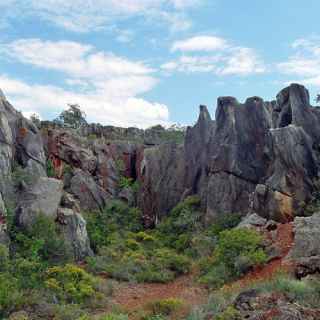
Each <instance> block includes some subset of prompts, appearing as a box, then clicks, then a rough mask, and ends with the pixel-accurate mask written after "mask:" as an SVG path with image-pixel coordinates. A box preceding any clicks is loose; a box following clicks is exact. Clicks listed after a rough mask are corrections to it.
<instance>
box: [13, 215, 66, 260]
mask: <svg viewBox="0 0 320 320" xmlns="http://www.w3.org/2000/svg"><path fill="white" fill-rule="evenodd" d="M12 240H13V246H14V248H15V251H16V254H18V255H19V256H21V257H25V258H27V259H33V260H42V261H47V262H49V263H54V262H63V261H66V260H68V259H69V256H68V254H67V249H66V246H65V243H64V239H63V238H62V236H61V235H60V233H59V231H58V229H57V225H56V223H55V222H54V221H52V220H51V219H50V218H48V217H46V216H45V215H39V216H38V217H37V218H36V219H35V221H34V223H33V225H32V226H31V228H30V229H29V230H23V231H16V232H15V233H14V234H13V239H12Z"/></svg>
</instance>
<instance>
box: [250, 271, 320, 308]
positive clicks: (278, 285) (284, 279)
mask: <svg viewBox="0 0 320 320" xmlns="http://www.w3.org/2000/svg"><path fill="white" fill-rule="evenodd" d="M256 288H257V289H258V290H260V291H265V292H274V293H278V294H283V295H285V296H286V297H287V298H288V299H289V300H291V301H296V302H298V303H300V304H302V305H305V306H308V307H318V305H319V299H320V280H316V279H312V281H307V280H297V279H295V278H293V277H292V276H290V275H288V274H284V273H280V274H278V275H277V276H276V277H274V278H273V279H272V280H269V281H266V282H262V283H260V284H258V285H257V286H256Z"/></svg>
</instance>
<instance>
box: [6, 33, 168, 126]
mask: <svg viewBox="0 0 320 320" xmlns="http://www.w3.org/2000/svg"><path fill="white" fill-rule="evenodd" d="M0 53H2V54H5V55H6V56H7V57H9V58H10V59H13V61H18V62H20V63H24V64H28V65H31V66H34V67H38V68H41V69H46V70H47V71H55V72H59V73H62V74H64V75H66V80H65V84H66V85H67V86H68V88H69V89H65V88H63V87H59V86H50V85H45V86H40V85H35V84H33V85H31V84H28V83H26V82H23V81H19V80H16V79H12V78H9V77H6V76H3V75H2V76H1V77H0V87H1V88H2V89H3V90H4V92H5V94H6V95H7V96H8V97H9V98H10V99H11V100H12V102H13V103H14V105H15V106H16V107H17V108H19V109H21V110H22V111H24V112H29V113H30V112H37V113H38V114H40V115H41V116H42V118H46V114H53V113H55V114H57V113H58V112H60V111H61V109H62V108H63V107H65V106H66V105H67V104H68V103H78V104H79V105H80V106H82V108H83V109H84V111H85V112H86V114H87V115H88V118H89V120H90V121H96V122H100V123H103V124H113V125H121V126H139V127H148V126H150V125H154V124H158V123H160V124H166V123H168V118H169V111H168V108H167V106H165V105H163V104H159V103H152V102H149V101H146V100H144V99H142V98H139V96H140V95H141V94H143V93H146V92H148V91H150V90H151V89H152V88H153V87H154V86H155V85H156V84H157V82H158V79H157V78H155V77H154V75H153V73H154V70H153V69H152V68H150V67H149V66H147V65H145V64H144V63H143V62H140V61H138V62H135V61H131V60H128V59H126V58H123V57H118V56H115V55H114V54H112V53H106V52H99V51H96V50H95V48H94V47H92V46H89V45H86V44H80V43H76V42H70V41H58V42H52V41H41V40H40V39H21V40H17V41H14V42H12V43H9V44H6V45H3V46H2V49H1V51H0Z"/></svg>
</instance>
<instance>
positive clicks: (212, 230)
mask: <svg viewBox="0 0 320 320" xmlns="http://www.w3.org/2000/svg"><path fill="white" fill-rule="evenodd" d="M240 221H241V214H239V213H229V214H223V215H220V216H218V217H217V218H215V220H214V223H213V224H212V225H211V226H210V227H209V228H208V231H207V234H208V235H210V236H219V234H220V233H221V232H222V231H224V230H228V229H232V228H234V227H236V226H237V225H238V224H239V223H240Z"/></svg>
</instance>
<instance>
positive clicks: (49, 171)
mask: <svg viewBox="0 0 320 320" xmlns="http://www.w3.org/2000/svg"><path fill="white" fill-rule="evenodd" d="M46 167H47V176H48V177H49V178H54V177H55V176H56V172H55V169H54V165H53V162H52V160H51V159H48V160H47V163H46Z"/></svg>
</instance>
